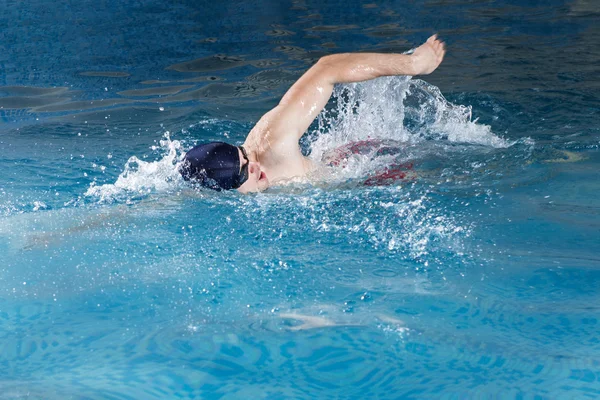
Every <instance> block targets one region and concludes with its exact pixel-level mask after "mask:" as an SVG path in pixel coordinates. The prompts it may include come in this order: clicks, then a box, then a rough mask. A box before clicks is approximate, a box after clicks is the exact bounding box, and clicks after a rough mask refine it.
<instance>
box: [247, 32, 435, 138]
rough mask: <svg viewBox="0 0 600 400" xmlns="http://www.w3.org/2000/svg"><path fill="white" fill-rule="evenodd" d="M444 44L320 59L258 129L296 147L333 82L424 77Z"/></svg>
mask: <svg viewBox="0 0 600 400" xmlns="http://www.w3.org/2000/svg"><path fill="white" fill-rule="evenodd" d="M445 52H446V51H445V48H444V43H443V42H441V41H440V40H438V39H437V37H436V35H434V36H431V37H430V38H429V39H428V40H427V42H425V43H424V44H423V45H421V46H419V47H418V48H417V49H416V50H415V51H414V53H413V54H411V55H408V54H380V53H346V54H334V55H329V56H325V57H323V58H321V59H320V60H319V61H318V62H317V63H316V64H315V65H313V66H312V67H311V68H310V69H309V70H308V71H307V72H306V73H305V74H304V75H302V77H301V78H300V79H299V80H298V81H297V82H296V83H294V85H293V86H292V87H291V88H290V89H289V90H288V92H287V93H286V94H285V96H283V98H282V99H281V102H280V103H279V105H278V106H277V107H275V108H274V109H273V110H271V111H270V112H268V113H267V114H265V116H264V117H263V118H262V119H261V121H259V123H258V124H257V127H265V128H266V127H268V130H267V131H266V132H267V133H266V134H267V135H268V136H269V140H270V142H271V143H272V144H275V143H277V144H283V145H284V146H286V147H287V146H288V145H295V146H297V145H298V139H300V137H302V135H303V134H304V132H305V131H306V129H308V127H309V126H310V124H311V123H312V121H313V120H314V119H315V118H316V116H317V115H318V114H319V113H320V112H321V110H322V109H323V108H324V107H325V105H326V104H327V102H328V101H329V98H330V97H331V93H332V92H333V86H334V85H335V84H336V83H351V82H361V81H366V80H370V79H374V78H378V77H381V76H390V75H424V74H429V73H431V72H433V71H434V70H435V69H436V68H437V67H438V65H440V63H441V62H442V60H443V59H444V54H445Z"/></svg>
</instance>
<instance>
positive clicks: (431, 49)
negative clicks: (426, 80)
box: [411, 35, 446, 75]
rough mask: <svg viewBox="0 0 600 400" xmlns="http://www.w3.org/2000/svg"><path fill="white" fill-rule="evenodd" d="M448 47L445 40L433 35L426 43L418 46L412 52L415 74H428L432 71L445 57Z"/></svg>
mask: <svg viewBox="0 0 600 400" xmlns="http://www.w3.org/2000/svg"><path fill="white" fill-rule="evenodd" d="M444 54H446V47H445V45H444V42H442V41H441V40H439V39H438V38H437V35H433V36H431V37H430V38H429V39H427V41H426V42H425V43H423V44H422V45H420V46H419V47H417V49H416V50H415V51H414V53H412V55H411V57H412V59H413V68H414V71H415V73H414V75H427V74H430V73H432V72H433V71H434V70H435V69H436V68H437V67H438V65H440V63H441V62H442V60H443V59H444Z"/></svg>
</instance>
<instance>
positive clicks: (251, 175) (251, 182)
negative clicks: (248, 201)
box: [237, 150, 269, 193]
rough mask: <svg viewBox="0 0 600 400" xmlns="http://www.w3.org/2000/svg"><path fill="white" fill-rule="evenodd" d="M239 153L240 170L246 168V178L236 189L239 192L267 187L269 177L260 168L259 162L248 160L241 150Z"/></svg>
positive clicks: (250, 191)
mask: <svg viewBox="0 0 600 400" xmlns="http://www.w3.org/2000/svg"><path fill="white" fill-rule="evenodd" d="M238 152H239V153H240V154H239V155H240V172H241V171H242V170H243V169H244V168H248V180H247V181H246V182H244V184H243V185H242V186H240V187H239V188H238V189H237V190H238V192H240V193H252V192H262V191H263V190H266V189H267V188H268V187H269V179H267V175H266V174H265V172H264V171H262V170H261V168H260V163H259V162H254V161H249V160H247V159H246V158H245V157H244V154H243V153H242V151H241V150H238Z"/></svg>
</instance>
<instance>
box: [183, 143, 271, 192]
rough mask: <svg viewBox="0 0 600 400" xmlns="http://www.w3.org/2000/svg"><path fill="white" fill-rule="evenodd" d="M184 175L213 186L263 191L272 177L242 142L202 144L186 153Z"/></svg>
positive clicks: (188, 178)
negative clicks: (250, 156)
mask: <svg viewBox="0 0 600 400" xmlns="http://www.w3.org/2000/svg"><path fill="white" fill-rule="evenodd" d="M179 172H180V173H181V176H183V179H185V180H187V181H191V182H194V183H198V184H200V185H202V186H203V187H206V188H209V189H213V190H230V189H237V190H238V191H240V192H242V193H248V192H260V191H263V190H265V189H266V188H268V187H269V181H268V179H267V177H266V175H265V173H264V172H263V171H261V168H260V164H259V163H258V162H253V161H250V159H249V158H248V155H247V154H246V150H245V149H244V148H243V147H242V146H239V147H238V146H233V145H231V144H228V143H224V142H212V143H207V144H201V145H198V146H196V147H194V148H193V149H191V150H190V151H188V152H187V153H186V155H185V157H184V160H183V163H182V164H181V167H180V168H179Z"/></svg>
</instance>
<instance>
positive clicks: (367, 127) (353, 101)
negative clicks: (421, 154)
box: [311, 76, 512, 161]
mask: <svg viewBox="0 0 600 400" xmlns="http://www.w3.org/2000/svg"><path fill="white" fill-rule="evenodd" d="M333 98H334V101H335V103H334V107H332V108H330V109H328V110H327V111H324V112H323V113H321V114H320V115H319V117H318V129H317V132H316V135H315V139H314V141H313V143H312V146H311V158H312V159H313V160H315V161H320V160H322V159H323V156H324V155H325V154H326V153H327V152H329V151H331V150H334V149H336V148H339V147H340V146H343V145H345V144H348V143H351V142H358V141H364V140H373V139H378V140H393V141H396V142H403V143H405V144H413V145H414V144H417V143H420V142H424V141H431V140H435V141H447V142H450V143H465V144H477V145H482V146H489V147H492V148H504V147H508V146H510V145H511V144H512V143H511V142H509V141H507V140H505V139H503V138H501V137H498V136H496V135H495V134H494V133H492V131H491V128H490V127H489V126H488V125H484V124H479V123H477V121H476V120H475V121H472V112H471V111H472V110H471V107H470V106H463V105H455V104H452V103H450V102H449V101H447V100H446V99H445V98H444V96H443V95H442V94H441V92H440V90H439V89H438V88H437V87H435V86H433V85H430V84H428V83H427V82H425V81H422V80H420V79H411V78H410V77H406V76H398V77H386V78H379V79H375V80H372V81H367V82H361V83H354V84H348V85H339V86H336V88H335V90H334V94H333Z"/></svg>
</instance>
